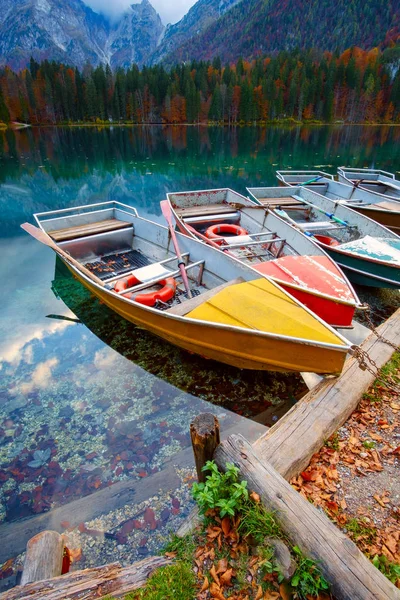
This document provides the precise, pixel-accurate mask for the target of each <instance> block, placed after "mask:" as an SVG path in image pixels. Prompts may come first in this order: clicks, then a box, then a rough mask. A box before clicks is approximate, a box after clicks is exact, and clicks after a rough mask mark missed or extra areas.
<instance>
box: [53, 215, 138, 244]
mask: <svg viewBox="0 0 400 600" xmlns="http://www.w3.org/2000/svg"><path fill="white" fill-rule="evenodd" d="M131 226H132V223H128V221H120V220H118V219H107V220H106V221H97V222H96V223H88V224H86V225H76V226H74V227H66V228H65V229H55V230H54V231H49V232H48V234H49V236H50V237H51V238H53V240H54V241H56V242H65V241H67V240H73V239H76V238H81V237H85V236H86V235H94V234H96V233H105V232H107V231H114V230H118V229H123V228H125V227H131Z"/></svg>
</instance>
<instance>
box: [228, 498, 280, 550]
mask: <svg viewBox="0 0 400 600" xmlns="http://www.w3.org/2000/svg"><path fill="white" fill-rule="evenodd" d="M238 531H239V533H240V534H241V535H243V536H245V537H247V536H251V537H252V538H253V540H254V541H255V542H256V544H262V543H263V542H264V539H265V538H266V537H278V538H281V537H282V531H281V529H280V527H279V525H278V523H277V522H276V520H275V516H274V514H273V513H271V512H268V511H267V510H265V508H264V507H263V505H262V504H255V503H253V502H247V503H246V505H245V506H243V507H242V511H241V521H240V523H239V527H238Z"/></svg>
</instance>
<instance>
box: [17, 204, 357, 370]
mask: <svg viewBox="0 0 400 600" xmlns="http://www.w3.org/2000/svg"><path fill="white" fill-rule="evenodd" d="M35 219H36V221H37V223H38V225H39V227H40V228H41V230H42V231H41V232H40V230H37V229H36V231H37V232H39V233H40V236H42V237H43V236H44V237H45V238H46V239H48V236H50V238H51V240H53V241H52V242H51V244H49V245H51V246H52V247H53V248H54V250H55V251H56V252H57V254H58V255H59V256H60V258H61V259H62V260H63V262H65V264H66V265H67V267H68V268H69V269H70V270H71V272H72V273H73V275H74V276H75V277H76V278H77V279H78V280H79V281H80V282H81V283H82V284H83V285H84V286H86V287H87V288H88V289H89V290H90V291H91V292H92V293H93V294H94V295H95V296H97V297H98V298H99V299H100V300H101V301H102V302H104V303H105V304H106V305H107V306H108V307H109V308H111V309H113V310H114V311H116V312H117V313H118V314H119V315H121V316H122V317H124V318H126V319H127V320H128V321H131V322H133V323H135V324H136V325H138V326H140V327H143V328H145V329H147V330H149V331H151V332H152V333H154V334H156V335H158V336H160V337H162V338H163V339H165V340H167V341H169V342H171V343H173V344H176V345H177V346H179V347H181V348H184V349H186V350H189V351H190V352H195V353H197V354H200V355H202V356H205V357H207V358H211V359H214V360H217V361H220V362H223V363H226V364H229V365H233V366H236V367H239V368H247V369H263V370H274V371H276V370H278V371H311V372H312V371H314V372H319V373H337V372H339V371H340V370H341V368H342V366H343V362H344V360H345V356H346V353H347V351H348V350H349V346H350V345H349V342H348V341H347V340H346V339H345V338H343V337H342V336H341V335H339V334H338V333H336V332H335V331H334V330H333V329H332V328H331V327H329V326H327V325H326V324H324V323H323V322H322V321H321V319H319V318H318V317H316V316H315V315H314V314H313V313H312V312H311V311H309V310H307V309H306V308H304V307H303V306H302V305H301V304H299V303H298V302H297V301H296V300H295V299H294V298H293V297H292V296H290V295H289V294H287V293H285V292H284V291H283V290H281V289H280V288H279V287H278V286H277V285H276V284H275V283H274V282H272V281H271V280H269V279H268V278H266V277H263V276H260V274H258V273H257V272H256V271H254V270H253V269H251V268H249V267H247V266H246V265H244V264H241V263H239V262H238V261H236V260H234V259H232V258H231V257H229V256H225V255H224V254H223V253H221V252H217V251H216V250H214V249H213V248H212V247H210V246H206V245H205V244H203V243H201V242H198V241H197V240H194V239H192V238H189V237H188V236H184V235H181V234H177V239H178V242H179V246H180V250H181V253H182V257H183V259H184V261H185V267H184V268H185V272H186V274H187V276H188V277H189V282H190V286H191V292H192V296H193V297H192V298H190V299H187V295H185V293H184V291H183V289H182V284H181V281H182V280H181V272H180V270H179V268H178V265H177V257H176V254H175V251H174V249H173V246H172V244H171V237H170V233H169V230H168V229H167V228H166V227H163V226H162V225H159V224H157V223H153V222H151V221H148V220H146V219H143V218H141V217H139V216H138V214H137V211H136V210H135V209H134V208H132V207H129V206H126V205H124V204H121V203H119V202H105V203H100V204H94V205H88V206H81V207H77V208H71V209H65V210H60V211H58V212H57V211H50V212H46V213H40V214H36V215H35ZM24 228H25V229H27V230H29V226H28V225H24ZM30 229H32V226H30ZM33 229H35V228H33ZM43 232H46V234H44V233H43ZM32 235H35V237H38V239H40V236H39V235H37V234H35V232H32ZM42 241H43V240H42ZM44 243H46V242H45V241H44ZM130 279H132V280H133V281H134V282H135V283H133V284H129V285H128V280H130ZM171 279H173V280H175V285H176V286H177V287H176V291H175V294H174V295H173V296H172V297H171V298H170V299H169V300H168V301H166V300H165V301H162V300H160V299H158V298H159V296H160V293H159V291H158V290H159V288H160V281H164V282H165V280H168V281H169V282H170V281H171ZM162 285H164V283H163V284H162ZM116 287H117V288H118V289H122V288H123V289H122V291H121V292H117V291H116V289H115V288H116ZM164 287H165V285H164ZM144 294H145V295H146V297H148V296H149V295H152V296H154V301H155V305H154V306H147V305H145V304H143V303H142V301H143V300H142V298H143V295H144ZM139 298H141V300H140V301H139Z"/></svg>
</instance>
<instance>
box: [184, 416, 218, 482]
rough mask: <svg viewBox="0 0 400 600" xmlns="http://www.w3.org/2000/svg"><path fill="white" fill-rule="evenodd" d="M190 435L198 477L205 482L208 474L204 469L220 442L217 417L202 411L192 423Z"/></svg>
mask: <svg viewBox="0 0 400 600" xmlns="http://www.w3.org/2000/svg"><path fill="white" fill-rule="evenodd" d="M190 437H191V440H192V447H193V454H194V462H195V465H196V471H197V479H198V480H199V481H200V482H203V483H204V481H205V480H206V474H205V473H204V472H203V470H202V469H203V467H204V465H205V464H206V462H207V461H208V460H212V457H213V454H214V450H215V448H216V447H217V446H218V444H219V443H220V435H219V421H218V419H217V417H216V416H215V415H213V414H211V413H202V414H200V415H198V416H197V417H195V418H194V420H193V421H192V422H191V423H190Z"/></svg>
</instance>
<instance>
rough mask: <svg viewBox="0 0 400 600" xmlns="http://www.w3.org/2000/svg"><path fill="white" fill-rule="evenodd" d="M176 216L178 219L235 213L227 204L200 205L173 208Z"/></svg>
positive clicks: (233, 208)
mask: <svg viewBox="0 0 400 600" xmlns="http://www.w3.org/2000/svg"><path fill="white" fill-rule="evenodd" d="M174 210H175V212H176V214H177V215H179V216H180V217H182V218H184V217H194V216H197V215H198V216H201V215H214V214H215V215H220V214H226V213H233V212H236V208H235V207H234V206H230V205H229V204H201V205H198V206H188V207H187V208H179V207H178V208H175V209H174Z"/></svg>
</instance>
